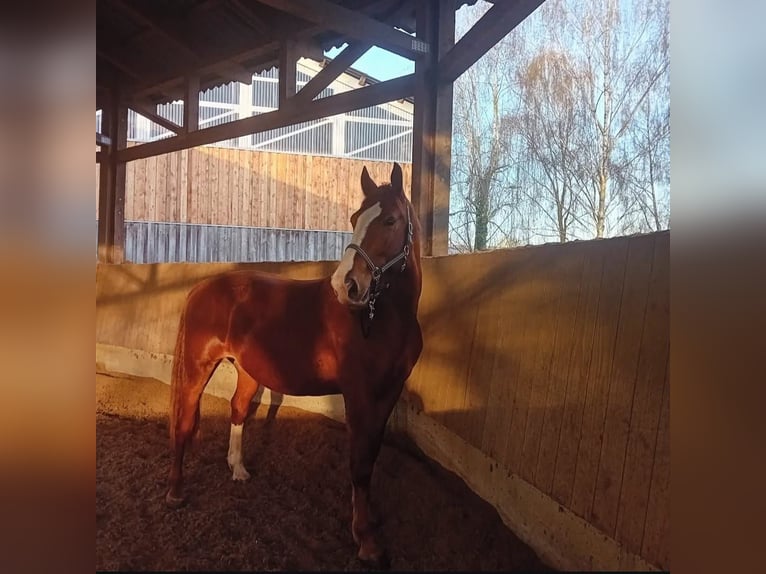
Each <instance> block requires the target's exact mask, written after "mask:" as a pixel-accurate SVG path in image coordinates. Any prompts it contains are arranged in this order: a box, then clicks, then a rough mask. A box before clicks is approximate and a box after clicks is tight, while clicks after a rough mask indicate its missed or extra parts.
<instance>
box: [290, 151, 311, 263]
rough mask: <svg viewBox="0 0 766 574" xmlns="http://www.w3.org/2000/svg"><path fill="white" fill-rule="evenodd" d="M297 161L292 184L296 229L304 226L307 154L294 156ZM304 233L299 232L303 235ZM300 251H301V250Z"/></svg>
mask: <svg viewBox="0 0 766 574" xmlns="http://www.w3.org/2000/svg"><path fill="white" fill-rule="evenodd" d="M295 157H296V160H297V163H296V166H295V172H294V173H293V176H294V184H295V227H296V228H297V229H305V228H306V170H307V165H308V156H305V155H298V156H295ZM304 235H305V234H300V236H299V237H303V236H304ZM301 252H302V251H301Z"/></svg>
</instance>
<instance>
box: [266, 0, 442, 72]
mask: <svg viewBox="0 0 766 574" xmlns="http://www.w3.org/2000/svg"><path fill="white" fill-rule="evenodd" d="M258 2H260V3H261V4H265V5H267V6H271V7H272V8H275V9H277V10H281V11H282V12H286V13H288V14H292V15H293V16H297V17H299V18H301V19H303V20H306V21H308V22H313V23H315V24H318V25H320V26H322V27H323V28H327V29H328V30H334V31H336V32H340V33H342V34H345V35H347V36H349V37H350V38H355V39H357V40H361V41H363V42H372V43H373V44H375V45H376V46H380V47H381V48H384V49H385V50H388V51H390V52H393V53H395V54H398V55H400V56H403V57H404V58H408V59H410V60H415V59H417V58H421V57H423V56H426V55H427V54H428V53H429V51H430V46H429V45H428V44H427V43H426V42H424V41H422V40H419V39H417V38H414V37H413V36H410V35H409V34H405V33H404V32H400V31H399V30H397V29H395V28H393V27H391V26H389V25H387V24H384V23H383V22H381V21H379V20H375V19H374V18H371V17H369V16H366V15H365V14H364V13H362V12H361V11H354V10H349V9H348V8H344V7H343V6H340V5H338V4H335V3H333V2H329V1H328V0H258Z"/></svg>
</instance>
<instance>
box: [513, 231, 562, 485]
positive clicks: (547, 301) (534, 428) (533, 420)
mask: <svg viewBox="0 0 766 574" xmlns="http://www.w3.org/2000/svg"><path fill="white" fill-rule="evenodd" d="M558 249H560V247H559V246H557V245H556V246H553V245H546V246H543V247H542V248H540V249H539V250H538V251H537V253H536V257H535V263H536V268H537V269H538V273H537V279H538V284H539V283H542V284H541V285H540V286H539V288H538V290H539V293H540V297H539V299H538V301H537V312H536V318H535V326H534V336H532V337H530V338H529V342H530V344H532V345H533V347H532V349H530V352H529V353H527V361H526V362H527V364H528V365H529V371H528V376H527V377H526V378H525V379H523V380H524V381H525V383H526V386H527V393H528V394H527V395H526V396H527V397H528V406H527V409H526V413H525V424H524V430H523V440H522V443H521V451H520V453H519V454H520V457H521V458H520V461H519V462H520V464H519V474H520V475H521V476H522V477H523V478H524V479H525V480H526V481H527V482H529V483H530V484H535V470H536V467H537V458H538V455H539V452H540V437H541V435H542V427H543V418H544V416H545V412H546V391H547V389H548V376H549V373H550V367H551V362H552V360H553V348H554V346H555V341H556V317H557V315H558V311H559V300H560V291H561V281H560V280H559V279H558V277H557V273H556V269H555V266H556V264H557V256H558Z"/></svg>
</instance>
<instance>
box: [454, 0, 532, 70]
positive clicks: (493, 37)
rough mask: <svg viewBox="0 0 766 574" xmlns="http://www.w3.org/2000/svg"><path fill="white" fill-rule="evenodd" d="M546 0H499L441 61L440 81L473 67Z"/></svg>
mask: <svg viewBox="0 0 766 574" xmlns="http://www.w3.org/2000/svg"><path fill="white" fill-rule="evenodd" d="M544 1H545V0H507V1H506V2H497V3H495V5H494V6H492V8H490V9H489V10H488V11H487V13H486V14H484V16H482V17H481V18H480V19H479V21H478V22H476V23H475V24H474V25H473V27H472V28H471V29H470V30H468V32H466V33H465V35H464V36H463V37H462V38H461V39H460V41H459V42H458V43H457V44H455V47H454V48H452V49H451V50H450V51H449V52H447V53H446V54H445V55H444V57H443V58H441V59H440V61H439V83H441V84H449V83H452V82H454V81H455V80H456V79H457V78H458V76H460V75H461V74H462V73H463V72H465V71H466V70H467V69H468V68H470V67H471V66H472V65H473V64H474V63H476V61H477V60H478V59H479V58H481V57H482V56H483V55H484V54H486V53H487V51H488V50H489V49H490V48H492V46H494V45H495V44H497V43H498V42H499V41H500V40H502V39H503V37H504V36H505V35H506V34H508V33H509V32H510V31H511V30H513V29H514V28H515V27H516V26H518V25H519V24H520V23H521V22H523V21H524V19H525V18H526V17H527V16H529V15H530V14H531V13H532V12H534V11H535V10H536V9H537V8H538V7H539V6H540V4H542V3H543V2H544Z"/></svg>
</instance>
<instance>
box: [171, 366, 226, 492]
mask: <svg viewBox="0 0 766 574" xmlns="http://www.w3.org/2000/svg"><path fill="white" fill-rule="evenodd" d="M189 362H190V363H192V362H193V363H194V364H191V365H190V364H187V365H186V366H185V373H186V376H185V377H184V380H183V381H178V383H177V384H179V385H182V387H181V388H180V389H179V390H178V393H179V396H178V399H177V400H178V414H177V416H176V419H175V429H174V436H175V440H174V442H173V459H172V463H171V466H170V477H169V479H168V486H169V488H168V493H167V494H166V495H165V501H166V502H167V504H168V505H169V506H172V507H178V506H180V505H181V504H182V503H183V501H184V498H183V495H182V486H183V462H184V453H185V451H186V447H187V445H188V444H189V443H190V442H191V438H192V435H194V433H195V432H196V430H197V426H198V424H199V406H200V398H201V396H202V392H203V391H204V390H205V386H206V385H207V382H208V381H209V380H210V377H211V376H212V374H213V372H214V371H215V368H216V366H217V365H218V361H211V362H206V363H202V364H200V363H197V362H196V361H189Z"/></svg>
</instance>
